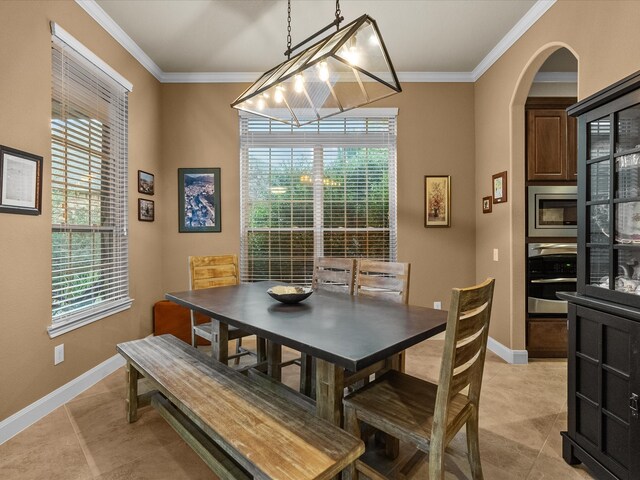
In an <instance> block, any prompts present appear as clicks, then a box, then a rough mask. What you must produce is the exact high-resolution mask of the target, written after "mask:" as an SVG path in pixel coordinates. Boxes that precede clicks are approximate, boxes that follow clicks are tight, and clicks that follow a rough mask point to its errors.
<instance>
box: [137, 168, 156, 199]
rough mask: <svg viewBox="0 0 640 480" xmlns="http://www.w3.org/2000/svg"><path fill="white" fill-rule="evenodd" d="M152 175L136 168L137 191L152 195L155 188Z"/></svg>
mask: <svg viewBox="0 0 640 480" xmlns="http://www.w3.org/2000/svg"><path fill="white" fill-rule="evenodd" d="M154 178H155V177H154V175H153V174H152V173H148V172H144V171H142V170H138V192H139V193H144V194H145V195H153V194H154V193H155V192H154V189H155V181H154Z"/></svg>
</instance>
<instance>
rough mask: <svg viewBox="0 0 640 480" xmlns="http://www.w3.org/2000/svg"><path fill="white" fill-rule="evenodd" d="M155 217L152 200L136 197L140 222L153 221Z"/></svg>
mask: <svg viewBox="0 0 640 480" xmlns="http://www.w3.org/2000/svg"><path fill="white" fill-rule="evenodd" d="M155 218H156V214H155V205H154V202H153V200H146V199H144V198H139V199H138V220H140V221H141V222H153V221H154V220H155Z"/></svg>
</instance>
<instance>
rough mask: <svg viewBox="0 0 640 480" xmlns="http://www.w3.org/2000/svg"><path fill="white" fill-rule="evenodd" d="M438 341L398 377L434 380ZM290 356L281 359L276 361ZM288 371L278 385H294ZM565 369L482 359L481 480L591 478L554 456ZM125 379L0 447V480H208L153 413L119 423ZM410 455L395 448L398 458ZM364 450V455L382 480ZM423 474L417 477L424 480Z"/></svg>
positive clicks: (463, 468) (458, 475) (458, 453)
mask: <svg viewBox="0 0 640 480" xmlns="http://www.w3.org/2000/svg"><path fill="white" fill-rule="evenodd" d="M442 344H443V342H442V341H441V340H429V341H426V342H423V343H422V344H421V345H418V346H417V347H414V348H412V349H411V350H409V353H408V355H407V372H409V373H411V374H413V375H416V376H419V377H423V378H427V379H430V380H432V381H435V380H437V378H438V372H439V368H440V355H441V353H442ZM292 355H293V352H291V351H288V352H285V358H286V357H287V356H292ZM297 376H298V372H297V367H295V366H292V367H288V368H287V369H285V374H284V379H283V380H284V381H285V383H287V384H289V385H292V386H293V385H295V384H296V382H297ZM566 381H567V380H566V362H565V361H554V360H550V361H532V362H531V363H530V364H529V365H518V366H516V365H508V364H506V363H504V362H503V361H502V360H501V359H500V358H498V357H497V356H495V355H494V354H492V353H491V352H488V355H487V362H486V366H485V373H484V383H483V389H482V397H481V407H480V450H481V455H482V464H483V469H484V477H485V478H486V479H487V480H503V479H504V480H507V479H508V480H517V479H528V480H542V479H545V480H548V479H554V480H555V479H557V480H571V479H581V478H582V479H584V478H587V479H588V478H591V477H590V475H589V474H588V472H587V471H586V470H585V469H584V468H582V467H580V466H579V467H577V468H574V467H570V466H568V465H566V464H565V463H564V461H563V460H562V457H561V441H560V431H561V430H564V429H566ZM124 397H125V374H124V371H122V370H121V371H117V372H115V373H114V374H112V375H110V376H109V377H107V378H106V379H104V380H103V381H101V382H99V383H98V384H96V385H95V386H93V387H92V388H90V389H89V390H87V391H85V392H84V393H82V394H81V395H79V396H78V397H76V398H75V399H73V400H72V401H70V402H69V403H67V404H65V405H64V406H63V407H61V408H59V409H57V410H56V411H54V412H53V413H51V414H50V415H48V416H47V417H45V418H44V419H42V420H41V421H39V422H38V423H36V424H35V425H33V426H31V427H30V428H28V429H27V430H25V431H23V432H21V433H20V434H18V435H16V436H15V437H14V438H12V439H11V440H9V441H8V442H6V443H4V444H3V445H0V479H6V480H10V479H20V480H22V479H24V480H27V479H49V480H53V479H61V480H74V479H101V480H107V479H109V480H116V479H119V480H125V479H126V480H129V479H132V480H138V479H154V480H162V479H167V480H169V479H170V480H180V479H212V478H215V476H214V475H213V474H212V473H211V472H210V470H209V469H208V468H207V467H206V466H205V464H204V463H203V462H202V461H201V460H200V459H199V458H198V456H197V455H196V454H195V453H193V451H192V450H191V449H190V448H189V447H188V446H187V445H186V444H185V443H184V442H183V441H182V440H181V439H180V438H179V437H178V435H177V434H176V433H175V432H174V431H173V430H172V429H171V427H169V426H168V424H167V423H166V422H165V421H164V420H163V419H162V418H161V417H160V416H159V415H158V414H157V413H156V412H155V411H154V410H153V409H152V408H148V409H144V410H142V411H141V415H140V419H139V420H138V421H137V422H136V423H134V424H131V425H129V424H127V423H126V421H125V416H124V412H125V407H124ZM411 454H412V450H411V449H410V448H409V447H408V446H405V445H403V446H402V447H401V455H400V458H399V460H402V459H403V458H406V457H408V456H410V455H411ZM465 454H466V440H465V436H464V429H463V431H462V432H461V433H459V434H458V435H457V436H456V438H455V439H454V440H453V442H452V443H451V445H450V447H449V449H448V455H447V460H446V467H447V475H446V478H447V479H458V480H462V479H470V478H471V475H470V473H469V467H468V463H467V460H466V456H465ZM381 458H382V456H381V455H380V454H379V453H378V452H376V451H375V450H372V451H370V452H367V453H366V454H365V461H367V462H371V463H373V464H375V465H377V466H378V468H380V469H381V470H383V471H386V473H388V474H394V473H395V472H396V470H397V469H398V468H397V462H395V463H393V464H390V465H389V464H387V462H385V461H383V460H381ZM427 471H428V470H427V468H426V467H423V470H421V475H420V476H419V477H418V478H427Z"/></svg>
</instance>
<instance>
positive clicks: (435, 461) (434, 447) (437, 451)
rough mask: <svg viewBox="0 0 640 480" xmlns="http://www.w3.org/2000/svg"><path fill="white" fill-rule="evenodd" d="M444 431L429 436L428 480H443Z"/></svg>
mask: <svg viewBox="0 0 640 480" xmlns="http://www.w3.org/2000/svg"><path fill="white" fill-rule="evenodd" d="M443 437H444V432H441V433H440V435H437V434H436V435H433V434H432V437H431V446H430V447H429V480H444V438H443Z"/></svg>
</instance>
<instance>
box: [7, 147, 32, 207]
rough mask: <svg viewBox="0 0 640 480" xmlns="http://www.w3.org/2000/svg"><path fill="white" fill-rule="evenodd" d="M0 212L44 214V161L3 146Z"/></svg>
mask: <svg viewBox="0 0 640 480" xmlns="http://www.w3.org/2000/svg"><path fill="white" fill-rule="evenodd" d="M0 212H5V213H19V214H23V215H40V213H42V157H39V156H38V155H32V154H31V153H27V152H21V151H20V150H16V149H13V148H9V147H4V146H0Z"/></svg>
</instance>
